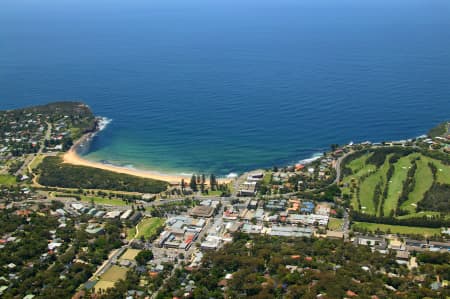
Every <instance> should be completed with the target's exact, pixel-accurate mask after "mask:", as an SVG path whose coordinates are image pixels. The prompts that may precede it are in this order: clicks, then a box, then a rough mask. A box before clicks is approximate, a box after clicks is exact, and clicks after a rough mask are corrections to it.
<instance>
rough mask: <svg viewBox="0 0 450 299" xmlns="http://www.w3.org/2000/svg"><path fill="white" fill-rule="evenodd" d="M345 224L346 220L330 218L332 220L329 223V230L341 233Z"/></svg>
mask: <svg viewBox="0 0 450 299" xmlns="http://www.w3.org/2000/svg"><path fill="white" fill-rule="evenodd" d="M343 224H344V219H339V218H330V220H329V221H328V229H329V230H334V231H341V230H342V225H343Z"/></svg>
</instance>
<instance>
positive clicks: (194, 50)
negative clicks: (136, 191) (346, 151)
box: [0, 0, 450, 175]
mask: <svg viewBox="0 0 450 299" xmlns="http://www.w3.org/2000/svg"><path fill="white" fill-rule="evenodd" d="M63 99H69V100H72V99H74V100H82V101H84V102H86V103H88V104H89V105H90V106H91V107H92V109H93V110H94V112H95V113H96V114H98V115H101V116H106V117H109V118H111V119H113V121H112V123H111V124H110V125H109V126H108V127H107V129H105V130H104V131H102V132H101V133H100V134H99V135H98V136H97V138H96V139H95V140H94V143H93V144H92V147H91V151H90V152H89V153H88V154H87V156H86V157H87V158H88V159H92V160H95V161H108V162H109V163H115V164H118V165H128V166H131V165H132V166H134V167H136V168H141V169H156V170H159V171H165V172H192V171H202V172H206V173H209V172H214V173H216V174H221V175H225V174H228V173H230V172H242V171H244V170H248V169H253V168H257V167H270V166H272V165H274V164H287V163H292V162H295V161H298V160H300V159H304V158H308V157H310V156H311V155H312V154H314V153H316V152H321V151H323V150H325V149H327V148H328V147H329V145H330V144H331V143H341V144H342V143H347V142H349V141H351V140H353V141H355V142H357V141H365V140H372V141H381V140H392V139H404V138H408V137H414V136H417V135H420V134H423V133H425V132H426V131H427V129H428V128H429V127H431V126H433V125H435V124H436V123H438V122H440V121H442V120H445V119H449V118H450V117H449V115H450V1H448V0H389V1H388V0H364V1H360V0H342V1H334V0H271V1H268V0H258V1H256V0H239V1H238V0H227V1H225V0H190V1H185V0H154V1H152V0H146V1H144V0H142V1H136V0H129V1H118V0H108V1H106V0H102V1H95V0H94V1H91V0H90V1H88V0H76V1H75V0H72V1H65V0H58V1H57V0H41V1H31V0H28V1H24V0H2V1H1V2H0V108H1V109H6V108H15V107H21V106H25V105H30V104H38V103H46V102H50V101H56V100H63Z"/></svg>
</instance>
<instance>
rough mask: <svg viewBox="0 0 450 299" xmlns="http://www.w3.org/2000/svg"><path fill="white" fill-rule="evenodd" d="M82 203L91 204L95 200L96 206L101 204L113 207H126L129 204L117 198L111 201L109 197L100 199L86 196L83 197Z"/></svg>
mask: <svg viewBox="0 0 450 299" xmlns="http://www.w3.org/2000/svg"><path fill="white" fill-rule="evenodd" d="M80 197H81V201H84V202H91V200H92V199H93V200H94V203H95V204H99V205H111V206H126V205H127V203H126V202H125V201H123V200H121V199H117V198H112V199H109V198H108V197H105V198H103V197H98V196H85V195H81V196H80Z"/></svg>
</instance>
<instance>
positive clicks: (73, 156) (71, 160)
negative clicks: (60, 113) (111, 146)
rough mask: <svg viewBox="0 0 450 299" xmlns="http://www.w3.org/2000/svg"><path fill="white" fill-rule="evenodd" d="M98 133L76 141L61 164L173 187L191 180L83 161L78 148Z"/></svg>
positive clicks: (221, 180)
mask: <svg viewBox="0 0 450 299" xmlns="http://www.w3.org/2000/svg"><path fill="white" fill-rule="evenodd" d="M98 132H99V130H96V131H94V132H90V133H86V134H84V135H83V136H82V137H81V138H80V139H78V140H77V141H76V142H75V143H74V144H73V145H72V147H71V148H70V149H69V150H68V151H67V152H66V153H64V155H63V163H68V164H72V165H79V166H87V167H93V168H98V169H103V170H107V171H112V172H116V173H123V174H128V175H133V176H137V177H142V178H147V179H154V180H161V181H166V182H168V183H170V184H171V185H175V184H177V185H179V184H180V183H181V180H183V179H184V181H185V182H186V183H189V181H190V179H191V175H181V174H179V175H178V174H168V173H160V172H157V171H151V170H139V169H130V168H126V167H122V166H116V165H111V164H104V163H101V162H94V161H89V160H87V159H84V158H83V157H82V156H80V155H79V154H78V152H77V150H78V148H79V146H80V145H82V144H84V143H86V142H91V139H92V138H93V137H94V136H95V134H97V133H98ZM232 180H233V179H230V178H217V181H218V182H219V183H220V184H225V183H229V182H231V181H232ZM206 185H208V180H207V183H206Z"/></svg>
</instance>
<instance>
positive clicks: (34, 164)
mask: <svg viewBox="0 0 450 299" xmlns="http://www.w3.org/2000/svg"><path fill="white" fill-rule="evenodd" d="M44 158H45V156H44V155H42V154H40V155H37V156H36V157H34V159H33V161H32V162H31V163H30V169H31V170H34V169H35V168H36V167H38V166H39V164H41V162H42V160H44Z"/></svg>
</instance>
